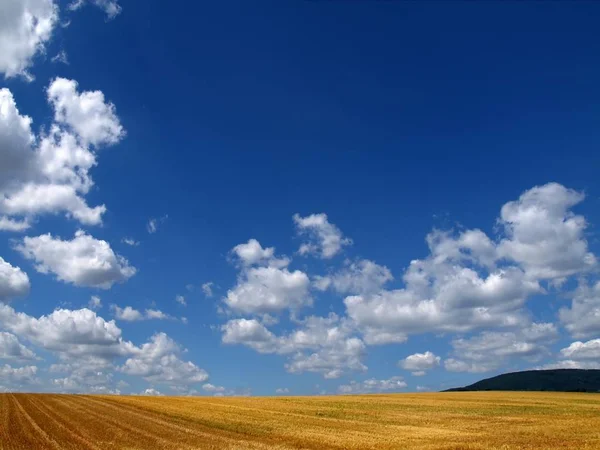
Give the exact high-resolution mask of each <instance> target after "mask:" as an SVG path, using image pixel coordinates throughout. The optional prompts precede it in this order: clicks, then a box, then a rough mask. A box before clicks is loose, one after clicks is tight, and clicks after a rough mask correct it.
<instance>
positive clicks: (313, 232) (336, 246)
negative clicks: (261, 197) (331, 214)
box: [293, 213, 352, 259]
mask: <svg viewBox="0 0 600 450" xmlns="http://www.w3.org/2000/svg"><path fill="white" fill-rule="evenodd" d="M293 218H294V223H295V224H296V228H297V230H298V233H299V234H301V235H305V236H307V237H308V241H307V242H305V243H303V244H302V245H301V246H300V249H299V250H298V253H300V254H301V255H307V254H316V255H318V256H319V257H321V258H323V259H330V258H333V257H334V256H335V255H337V254H338V253H339V252H340V251H341V250H342V247H344V246H347V245H351V244H352V239H349V238H346V237H344V235H343V234H342V232H341V230H340V229H339V228H338V227H336V226H335V225H334V224H332V223H330V222H329V220H328V218H327V214H324V213H321V214H311V215H309V216H306V217H301V216H300V215H299V214H294V217H293Z"/></svg>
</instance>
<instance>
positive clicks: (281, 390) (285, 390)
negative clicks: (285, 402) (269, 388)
mask: <svg viewBox="0 0 600 450" xmlns="http://www.w3.org/2000/svg"><path fill="white" fill-rule="evenodd" d="M275 393H276V394H279V395H282V394H289V393H290V390H289V389H288V388H277V389H275Z"/></svg>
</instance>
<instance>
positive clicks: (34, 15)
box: [0, 0, 58, 79]
mask: <svg viewBox="0 0 600 450" xmlns="http://www.w3.org/2000/svg"><path fill="white" fill-rule="evenodd" d="M57 22H58V6H57V5H56V4H54V2H53V0H28V1H22V0H3V1H2V2H0V73H3V74H4V76H5V77H7V78H9V77H14V76H17V75H22V76H24V77H25V78H28V79H30V78H31V75H30V74H28V72H27V69H28V68H29V67H31V65H32V63H33V59H34V57H35V56H36V55H38V54H42V53H44V52H45V47H46V44H47V43H48V41H49V40H50V38H51V37H52V32H53V30H54V28H55V27H56V24H57Z"/></svg>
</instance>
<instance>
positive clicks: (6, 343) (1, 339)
mask: <svg viewBox="0 0 600 450" xmlns="http://www.w3.org/2000/svg"><path fill="white" fill-rule="evenodd" d="M0 358H1V359H11V360H32V359H36V356H35V353H34V352H33V351H31V350H30V349H28V348H27V347H25V346H24V345H23V344H21V343H20V342H19V339H17V337H16V336H15V335H14V334H11V333H7V332H5V331H2V332H0Z"/></svg>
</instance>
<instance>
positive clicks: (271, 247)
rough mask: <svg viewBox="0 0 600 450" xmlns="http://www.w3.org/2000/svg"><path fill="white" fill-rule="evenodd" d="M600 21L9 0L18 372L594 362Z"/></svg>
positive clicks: (466, 12) (103, 374)
mask: <svg viewBox="0 0 600 450" xmlns="http://www.w3.org/2000/svg"><path fill="white" fill-rule="evenodd" d="M599 19H600V4H599V3H596V2H531V3H528V2H508V3H507V2H480V3H475V2H457V3H454V2H448V1H444V2H423V3H418V2H368V1H353V2H343V1H336V2H328V1H312V2H296V1H292V2H281V1H259V2H246V1H233V0H226V1H219V2H187V3H186V4H185V5H184V6H181V7H174V5H172V4H165V3H164V2H159V1H147V2H136V1H132V0H75V1H59V0H27V1H24V0H2V1H0V80H1V81H0V375H1V376H0V390H3V391H35V392H84V393H112V394H145V395H159V394H163V395H219V396H222V395H261V396H262V395H313V394H354V393H378V392H414V391H429V390H432V391H435V390H440V389H445V388H449V387H455V386H462V385H466V384H469V383H471V382H474V381H477V380H479V379H481V378H485V377H489V376H493V375H496V374H499V373H503V372H507V371H515V370H526V369H540V368H562V367H564V368H600V336H599V333H600V278H599V277H598V269H599V267H600V260H599V258H600V256H598V255H600V242H599V239H598V234H597V232H598V224H599V223H600V214H599V212H598V211H599V208H598V206H599V204H600V181H599V179H600V178H599V177H598V168H599V167H600V165H599V163H600V157H599V156H598V155H599V152H598V148H599V147H600V133H599V130H600V127H599V126H598V125H599V124H600V106H599V105H600V84H599V83H598V80H599V79H600V60H599V59H598V55H599V54H600V29H599V28H598V27H597V23H598V21H599Z"/></svg>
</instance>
